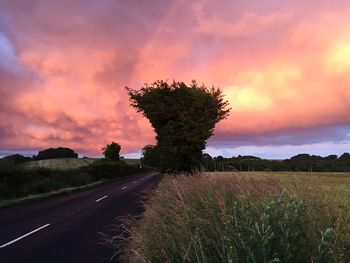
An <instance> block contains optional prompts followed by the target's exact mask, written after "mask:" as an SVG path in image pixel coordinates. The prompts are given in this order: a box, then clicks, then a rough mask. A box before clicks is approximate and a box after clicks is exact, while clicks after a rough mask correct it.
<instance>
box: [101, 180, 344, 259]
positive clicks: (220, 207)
mask: <svg viewBox="0 0 350 263" xmlns="http://www.w3.org/2000/svg"><path fill="white" fill-rule="evenodd" d="M145 209H146V211H145V214H144V216H143V217H142V218H141V219H140V220H139V221H136V219H128V220H125V223H126V224H125V225H124V226H123V227H124V228H125V227H126V226H127V225H129V226H130V227H126V231H125V232H124V233H123V234H122V235H120V236H119V239H121V242H120V240H119V239H109V240H108V242H109V244H110V245H112V247H114V248H116V249H119V251H121V253H123V258H124V260H126V261H131V262H335V261H336V260H337V259H339V258H341V248H338V247H337V246H336V242H335V240H334V235H333V228H332V221H331V220H330V219H328V218H325V220H321V223H319V224H314V223H313V221H314V220H316V218H314V217H313V215H314V213H313V212H312V207H310V206H309V205H308V204H307V203H306V202H305V201H304V200H302V199H301V198H299V197H298V196H295V195H293V194H291V193H290V192H288V191H286V190H283V189H282V187H281V186H280V185H279V183H278V182H277V181H276V180H275V179H264V180H257V179H241V178H239V177H233V176H231V177H224V176H219V177H217V178H214V177H207V176H195V177H182V178H180V177H179V178H175V177H168V178H163V181H162V182H161V183H160V185H159V188H158V191H157V192H156V193H155V194H153V196H152V197H151V199H150V201H149V202H148V203H147V204H146V205H145ZM322 216H323V215H318V217H322ZM131 226H132V227H131Z"/></svg>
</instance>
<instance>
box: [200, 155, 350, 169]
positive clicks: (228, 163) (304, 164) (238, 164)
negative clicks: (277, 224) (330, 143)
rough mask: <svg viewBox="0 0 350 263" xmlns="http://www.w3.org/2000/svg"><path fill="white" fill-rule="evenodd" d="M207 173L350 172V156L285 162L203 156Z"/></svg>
mask: <svg viewBox="0 0 350 263" xmlns="http://www.w3.org/2000/svg"><path fill="white" fill-rule="evenodd" d="M202 168H203V169H204V170H206V171H294V172H350V154H349V153H344V154H342V155H341V156H339V157H338V156H337V155H329V156H326V157H321V156H317V155H309V154H298V155H296V156H293V157H291V158H290V159H285V160H266V159H261V158H259V157H255V156H240V155H239V156H237V157H231V158H224V157H222V156H218V157H211V156H210V155H209V154H203V155H202Z"/></svg>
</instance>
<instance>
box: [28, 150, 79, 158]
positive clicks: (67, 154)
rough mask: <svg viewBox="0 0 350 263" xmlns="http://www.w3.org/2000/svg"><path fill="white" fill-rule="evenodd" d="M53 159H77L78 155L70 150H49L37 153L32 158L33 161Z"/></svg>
mask: <svg viewBox="0 0 350 263" xmlns="http://www.w3.org/2000/svg"><path fill="white" fill-rule="evenodd" d="M55 158H78V154H77V153H76V152H74V150H72V149H70V148H64V147H59V148H49V149H45V150H43V151H39V153H38V155H37V156H33V159H35V160H45V159H55Z"/></svg>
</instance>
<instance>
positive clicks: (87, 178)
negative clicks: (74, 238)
mask: <svg viewBox="0 0 350 263" xmlns="http://www.w3.org/2000/svg"><path fill="white" fill-rule="evenodd" d="M142 171H144V170H143V169H141V168H140V167H139V166H138V165H130V164H127V163H126V162H124V161H119V162H117V161H107V160H98V161H94V162H92V163H90V164H88V165H86V166H81V167H78V168H74V169H67V168H65V169H49V168H44V167H34V168H30V167H27V166H26V164H25V163H24V164H16V163H13V162H11V161H10V162H0V202H4V200H12V199H20V198H24V197H28V196H32V195H42V194H45V193H49V192H53V191H58V190H60V189H64V188H76V187H80V186H84V185H89V184H92V183H94V182H98V181H103V180H113V179H118V178H124V177H126V176H129V175H132V174H135V173H139V172H142Z"/></svg>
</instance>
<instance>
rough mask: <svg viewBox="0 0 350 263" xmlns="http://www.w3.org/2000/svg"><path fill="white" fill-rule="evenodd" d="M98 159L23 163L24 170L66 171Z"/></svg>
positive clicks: (130, 162) (130, 160) (126, 160)
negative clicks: (41, 168) (39, 168)
mask: <svg viewBox="0 0 350 263" xmlns="http://www.w3.org/2000/svg"><path fill="white" fill-rule="evenodd" d="M97 160H100V158H57V159H47V160H39V161H30V162H26V163H24V166H25V167H26V168H37V167H44V168H48V169H55V170H56V169H58V170H68V169H76V168H79V167H83V166H87V165H89V164H91V163H93V162H95V161H97ZM124 160H125V162H126V163H128V164H140V160H139V159H124Z"/></svg>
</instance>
